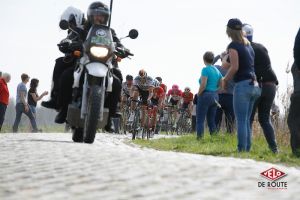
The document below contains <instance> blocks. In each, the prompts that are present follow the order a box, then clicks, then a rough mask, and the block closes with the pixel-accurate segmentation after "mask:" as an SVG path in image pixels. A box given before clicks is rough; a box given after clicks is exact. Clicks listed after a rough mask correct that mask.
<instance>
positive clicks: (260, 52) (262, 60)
mask: <svg viewBox="0 0 300 200" xmlns="http://www.w3.org/2000/svg"><path fill="white" fill-rule="evenodd" d="M251 46H252V48H253V50H254V53H255V58H254V69H255V74H256V77H257V80H258V82H262V83H263V82H269V81H274V82H275V83H276V85H278V80H277V77H276V74H275V72H274V71H273V69H272V66H271V61H270V57H269V54H268V50H267V49H266V47H264V46H263V45H262V44H259V43H255V42H251Z"/></svg>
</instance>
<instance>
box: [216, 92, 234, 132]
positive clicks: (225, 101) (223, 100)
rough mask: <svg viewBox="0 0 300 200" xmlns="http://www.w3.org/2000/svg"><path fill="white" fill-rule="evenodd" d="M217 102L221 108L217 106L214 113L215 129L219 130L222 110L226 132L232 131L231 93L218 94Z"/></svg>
mask: <svg viewBox="0 0 300 200" xmlns="http://www.w3.org/2000/svg"><path fill="white" fill-rule="evenodd" d="M219 104H220V105H221V108H218V109H217V113H216V126H217V130H218V132H219V130H220V127H221V123H222V118H223V112H224V114H225V123H226V129H227V133H233V127H234V111H233V95H232V94H219Z"/></svg>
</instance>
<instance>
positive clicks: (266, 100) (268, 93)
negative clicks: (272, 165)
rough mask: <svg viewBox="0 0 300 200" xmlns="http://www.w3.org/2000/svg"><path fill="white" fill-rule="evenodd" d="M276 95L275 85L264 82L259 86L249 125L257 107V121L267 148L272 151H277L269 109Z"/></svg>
mask: <svg viewBox="0 0 300 200" xmlns="http://www.w3.org/2000/svg"><path fill="white" fill-rule="evenodd" d="M275 95H276V85H275V83H274V84H264V83H262V87H261V96H260V97H259V98H258V99H257V100H256V101H255V104H254V106H253V111H252V115H251V119H250V120H251V127H252V123H253V120H254V116H255V112H256V108H258V121H259V124H260V126H261V127H262V129H263V132H264V135H265V138H266V140H267V142H268V144H269V148H270V149H271V150H272V151H273V152H277V143H276V138H275V133H274V128H273V126H272V123H271V120H270V111H271V107H272V104H273V101H274V98H275Z"/></svg>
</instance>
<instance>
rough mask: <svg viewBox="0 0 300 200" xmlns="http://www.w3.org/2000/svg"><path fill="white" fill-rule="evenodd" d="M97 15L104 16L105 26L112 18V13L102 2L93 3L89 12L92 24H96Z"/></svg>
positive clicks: (89, 19) (88, 15)
mask: <svg viewBox="0 0 300 200" xmlns="http://www.w3.org/2000/svg"><path fill="white" fill-rule="evenodd" d="M96 15H102V16H104V17H105V21H104V23H103V24H104V25H106V24H107V22H108V19H109V17H110V11H109V9H108V7H107V5H105V4H104V3H102V2H100V1H96V2H93V3H92V4H91V5H90V6H89V8H88V10H87V18H88V21H89V22H90V23H91V24H94V19H93V17H94V16H96Z"/></svg>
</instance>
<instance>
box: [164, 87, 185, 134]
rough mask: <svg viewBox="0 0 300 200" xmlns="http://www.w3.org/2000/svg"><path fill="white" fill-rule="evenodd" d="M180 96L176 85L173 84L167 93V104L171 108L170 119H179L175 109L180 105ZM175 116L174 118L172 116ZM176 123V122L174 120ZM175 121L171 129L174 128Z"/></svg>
mask: <svg viewBox="0 0 300 200" xmlns="http://www.w3.org/2000/svg"><path fill="white" fill-rule="evenodd" d="M181 96H182V92H181V90H180V89H179V87H178V85H176V84H174V85H172V89H170V90H169V91H168V93H167V102H168V103H169V104H170V105H171V106H172V107H173V108H172V109H171V110H169V112H171V115H173V116H172V119H179V114H178V112H177V109H178V107H179V104H180V100H181V98H182V97H181ZM174 115H175V116H174ZM176 121H177V120H176ZM176 121H175V123H174V125H173V127H174V128H175V127H176Z"/></svg>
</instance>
